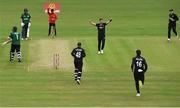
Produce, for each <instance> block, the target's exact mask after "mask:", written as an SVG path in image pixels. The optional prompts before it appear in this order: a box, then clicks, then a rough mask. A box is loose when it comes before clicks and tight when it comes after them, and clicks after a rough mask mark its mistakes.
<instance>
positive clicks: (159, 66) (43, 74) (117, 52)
mask: <svg viewBox="0 0 180 108" xmlns="http://www.w3.org/2000/svg"><path fill="white" fill-rule="evenodd" d="M48 1H50V0H0V42H3V41H4V40H5V39H6V37H7V36H8V35H9V33H10V31H11V28H12V26H13V25H17V26H18V28H19V31H20V30H21V28H20V16H21V13H22V12H23V9H24V8H25V7H26V8H28V9H29V11H30V13H31V16H32V25H31V28H30V30H31V31H30V36H31V37H32V40H29V41H23V42H22V56H23V62H22V63H18V62H17V61H16V60H15V61H14V63H10V62H9V48H10V45H6V46H0V107H7V106H10V107H12V106H16V107H20V106H26V107H34V106H36V107H39V106H42V107H61V106H62V107H65V106H66V107H171V106H174V107H175V106H176V107H180V92H179V91H180V84H179V83H180V39H176V38H175V37H174V35H173V38H172V42H171V43H168V42H167V23H168V22H167V21H168V10H169V9H170V8H173V9H175V11H176V13H177V14H178V15H179V17H180V8H179V4H180V0H54V1H53V2H59V3H61V5H62V10H61V14H60V15H59V19H58V22H57V29H58V36H57V38H56V39H50V38H48V36H47V29H48V23H47V20H48V18H47V15H46V14H45V13H44V11H43V3H45V2H48ZM99 17H104V18H107V19H108V18H111V17H112V18H113V22H112V23H111V24H109V25H108V27H107V37H106V47H105V53H104V55H97V30H96V28H95V27H93V26H91V25H90V24H89V23H88V21H89V20H90V19H92V20H94V21H98V18H99ZM179 25H180V24H179V22H178V24H177V31H179V32H180V27H179ZM78 41H81V42H82V47H83V48H84V49H85V50H86V53H87V57H86V58H85V60H84V73H83V77H82V83H81V85H80V86H77V85H76V83H75V82H74V79H73V70H74V69H73V62H72V61H73V58H72V57H71V55H70V52H71V50H72V48H74V47H75V46H76V43H77V42H78ZM137 48H139V49H141V50H142V55H143V56H144V57H145V58H146V59H147V62H148V64H149V69H148V72H147V73H146V82H145V86H144V88H143V89H142V96H141V97H136V96H135V95H136V91H135V85H134V80H133V75H132V72H131V71H130V64H131V59H132V57H133V56H135V49H137ZM57 52H58V53H60V55H61V57H60V61H61V68H60V69H59V70H55V69H53V68H52V54H53V53H57Z"/></svg>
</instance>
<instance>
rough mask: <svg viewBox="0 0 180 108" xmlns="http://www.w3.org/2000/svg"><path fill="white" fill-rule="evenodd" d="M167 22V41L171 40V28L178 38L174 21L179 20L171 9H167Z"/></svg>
mask: <svg viewBox="0 0 180 108" xmlns="http://www.w3.org/2000/svg"><path fill="white" fill-rule="evenodd" d="M169 12H170V13H169V24H168V41H171V30H173V32H174V34H175V35H176V36H177V38H178V34H177V31H176V21H178V20H179V18H178V16H177V15H176V14H175V13H174V10H173V9H170V10H169Z"/></svg>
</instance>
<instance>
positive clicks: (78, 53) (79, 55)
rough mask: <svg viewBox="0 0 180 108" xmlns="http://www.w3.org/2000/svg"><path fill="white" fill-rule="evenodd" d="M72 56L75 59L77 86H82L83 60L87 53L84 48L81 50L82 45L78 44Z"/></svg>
mask: <svg viewBox="0 0 180 108" xmlns="http://www.w3.org/2000/svg"><path fill="white" fill-rule="evenodd" d="M71 55H72V56H73V57H74V67H75V71H74V76H75V80H76V82H77V84H80V80H81V75H82V67H83V58H84V57H85V56H86V53H85V51H84V49H83V48H81V43H80V42H78V43H77V47H76V48H74V49H73V51H72V52H71Z"/></svg>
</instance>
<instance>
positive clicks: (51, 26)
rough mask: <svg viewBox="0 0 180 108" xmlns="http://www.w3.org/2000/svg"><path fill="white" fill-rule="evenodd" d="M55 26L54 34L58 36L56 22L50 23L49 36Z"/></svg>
mask: <svg viewBox="0 0 180 108" xmlns="http://www.w3.org/2000/svg"><path fill="white" fill-rule="evenodd" d="M52 28H53V30H54V31H53V32H54V35H55V36H56V24H55V23H49V32H48V36H50V35H51V33H52V32H51V29H52Z"/></svg>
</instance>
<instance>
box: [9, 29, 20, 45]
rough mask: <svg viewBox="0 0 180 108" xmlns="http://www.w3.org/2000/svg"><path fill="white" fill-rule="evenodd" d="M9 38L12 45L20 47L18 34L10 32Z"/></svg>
mask: <svg viewBox="0 0 180 108" xmlns="http://www.w3.org/2000/svg"><path fill="white" fill-rule="evenodd" d="M9 37H10V38H11V40H12V44H13V45H20V41H21V35H20V33H18V32H12V33H10V35H9Z"/></svg>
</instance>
